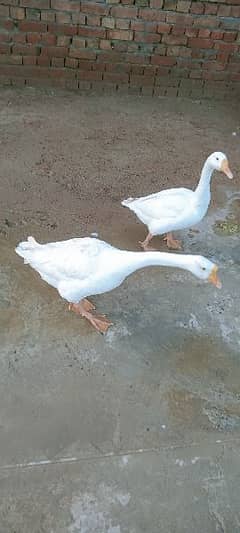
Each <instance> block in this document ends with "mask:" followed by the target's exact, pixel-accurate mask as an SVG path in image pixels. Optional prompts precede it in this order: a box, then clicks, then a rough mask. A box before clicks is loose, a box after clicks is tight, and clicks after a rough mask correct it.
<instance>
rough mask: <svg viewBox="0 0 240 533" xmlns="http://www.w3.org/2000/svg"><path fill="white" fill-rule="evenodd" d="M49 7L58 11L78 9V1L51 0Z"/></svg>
mask: <svg viewBox="0 0 240 533" xmlns="http://www.w3.org/2000/svg"><path fill="white" fill-rule="evenodd" d="M51 8H52V9H56V10H58V9H59V10H60V11H79V10H80V2H78V1H77V0H75V1H73V0H51Z"/></svg>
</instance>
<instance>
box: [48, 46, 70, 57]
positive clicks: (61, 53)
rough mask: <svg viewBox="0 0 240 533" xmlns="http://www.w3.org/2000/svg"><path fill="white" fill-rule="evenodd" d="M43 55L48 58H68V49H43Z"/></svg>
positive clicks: (50, 47) (59, 47) (64, 47)
mask: <svg viewBox="0 0 240 533" xmlns="http://www.w3.org/2000/svg"><path fill="white" fill-rule="evenodd" d="M42 55H43V56H48V57H67V55H68V48H67V47H66V46H49V47H44V48H42Z"/></svg>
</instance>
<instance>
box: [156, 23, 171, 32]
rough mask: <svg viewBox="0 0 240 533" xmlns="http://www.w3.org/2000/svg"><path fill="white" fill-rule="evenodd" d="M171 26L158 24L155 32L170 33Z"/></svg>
mask: <svg viewBox="0 0 240 533" xmlns="http://www.w3.org/2000/svg"><path fill="white" fill-rule="evenodd" d="M170 30H171V26H170V24H165V23H164V22H162V23H161V24H158V27H157V31H158V33H170Z"/></svg>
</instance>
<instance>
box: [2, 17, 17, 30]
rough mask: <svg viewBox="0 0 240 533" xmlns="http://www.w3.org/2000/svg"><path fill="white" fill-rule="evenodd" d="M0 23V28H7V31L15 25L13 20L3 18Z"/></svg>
mask: <svg viewBox="0 0 240 533" xmlns="http://www.w3.org/2000/svg"><path fill="white" fill-rule="evenodd" d="M1 24H2V28H4V30H7V31H12V30H14V29H15V25H14V22H13V21H12V20H3V21H2V22H1Z"/></svg>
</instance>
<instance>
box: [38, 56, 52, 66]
mask: <svg viewBox="0 0 240 533" xmlns="http://www.w3.org/2000/svg"><path fill="white" fill-rule="evenodd" d="M37 64H38V65H39V66H40V67H48V66H50V57H48V56H38V57H37Z"/></svg>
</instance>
